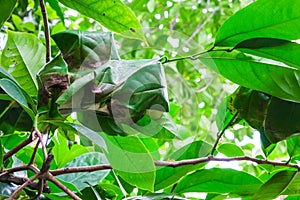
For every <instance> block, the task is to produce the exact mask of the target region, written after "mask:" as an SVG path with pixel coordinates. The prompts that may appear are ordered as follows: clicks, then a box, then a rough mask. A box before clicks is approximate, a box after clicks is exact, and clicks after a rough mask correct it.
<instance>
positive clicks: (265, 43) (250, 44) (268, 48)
mask: <svg viewBox="0 0 300 200" xmlns="http://www.w3.org/2000/svg"><path fill="white" fill-rule="evenodd" d="M235 49H238V50H239V51H242V52H245V53H249V54H252V55H256V56H260V57H263V58H268V59H272V60H276V61H279V62H282V63H285V64H287V65H289V66H291V67H293V68H296V69H300V61H299V59H298V55H299V54H300V44H298V43H296V42H291V41H287V40H281V39H272V38H254V39H249V40H246V41H243V42H241V43H239V44H238V45H237V46H235Z"/></svg>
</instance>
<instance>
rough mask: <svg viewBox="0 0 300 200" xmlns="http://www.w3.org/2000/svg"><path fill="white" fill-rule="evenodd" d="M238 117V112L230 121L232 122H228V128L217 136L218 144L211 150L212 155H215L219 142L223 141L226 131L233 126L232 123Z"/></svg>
mask: <svg viewBox="0 0 300 200" xmlns="http://www.w3.org/2000/svg"><path fill="white" fill-rule="evenodd" d="M237 116H238V112H236V113H235V114H234V115H233V116H232V118H231V119H230V121H229V122H228V124H226V126H225V127H224V128H223V129H222V131H221V132H220V133H219V134H218V136H217V139H216V142H215V144H214V146H213V148H212V150H211V153H210V155H214V153H215V151H216V148H217V146H218V143H219V140H220V139H221V137H222V136H223V135H224V133H225V131H226V129H228V127H229V126H231V125H232V122H233V121H234V120H235V119H236V117H237Z"/></svg>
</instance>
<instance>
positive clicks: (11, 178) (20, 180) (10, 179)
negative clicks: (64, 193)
mask: <svg viewBox="0 0 300 200" xmlns="http://www.w3.org/2000/svg"><path fill="white" fill-rule="evenodd" d="M28 180H29V179H28V178H25V177H19V176H15V175H13V174H4V175H2V176H1V177H0V182H3V183H14V184H16V185H22V184H24V183H25V182H26V181H28ZM27 187H29V188H30V189H32V190H38V189H39V185H38V182H35V181H32V182H31V183H29V184H28V185H27ZM43 192H45V193H50V188H49V187H48V186H44V187H43Z"/></svg>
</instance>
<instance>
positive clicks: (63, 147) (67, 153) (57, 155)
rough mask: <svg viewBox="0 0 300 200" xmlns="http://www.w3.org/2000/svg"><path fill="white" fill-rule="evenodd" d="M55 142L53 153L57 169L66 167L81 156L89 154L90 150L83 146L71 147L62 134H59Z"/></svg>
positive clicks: (74, 145)
mask: <svg viewBox="0 0 300 200" xmlns="http://www.w3.org/2000/svg"><path fill="white" fill-rule="evenodd" d="M53 141H54V147H53V149H52V152H53V155H54V161H55V163H56V167H57V168H61V167H63V166H65V165H66V164H67V163H68V162H71V161H72V160H74V159H75V158H76V157H77V156H80V155H81V154H84V153H88V150H87V149H86V148H84V147H83V146H81V145H77V144H73V145H72V146H71V147H69V146H68V141H67V139H66V138H65V137H63V135H62V134H57V135H56V138H54V139H53Z"/></svg>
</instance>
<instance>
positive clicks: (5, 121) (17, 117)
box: [0, 102, 33, 134]
mask: <svg viewBox="0 0 300 200" xmlns="http://www.w3.org/2000/svg"><path fill="white" fill-rule="evenodd" d="M9 104H10V102H5V103H4V102H1V104H0V113H2V112H3V111H4V110H5V109H7V107H8V106H9ZM32 128H33V121H32V118H31V117H30V116H29V115H28V113H27V112H26V111H25V110H24V109H23V108H21V107H18V106H16V107H10V108H9V110H7V112H6V113H5V114H4V115H3V116H2V117H1V120H0V130H2V131H3V133H4V134H12V133H14V132H15V131H31V130H32Z"/></svg>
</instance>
